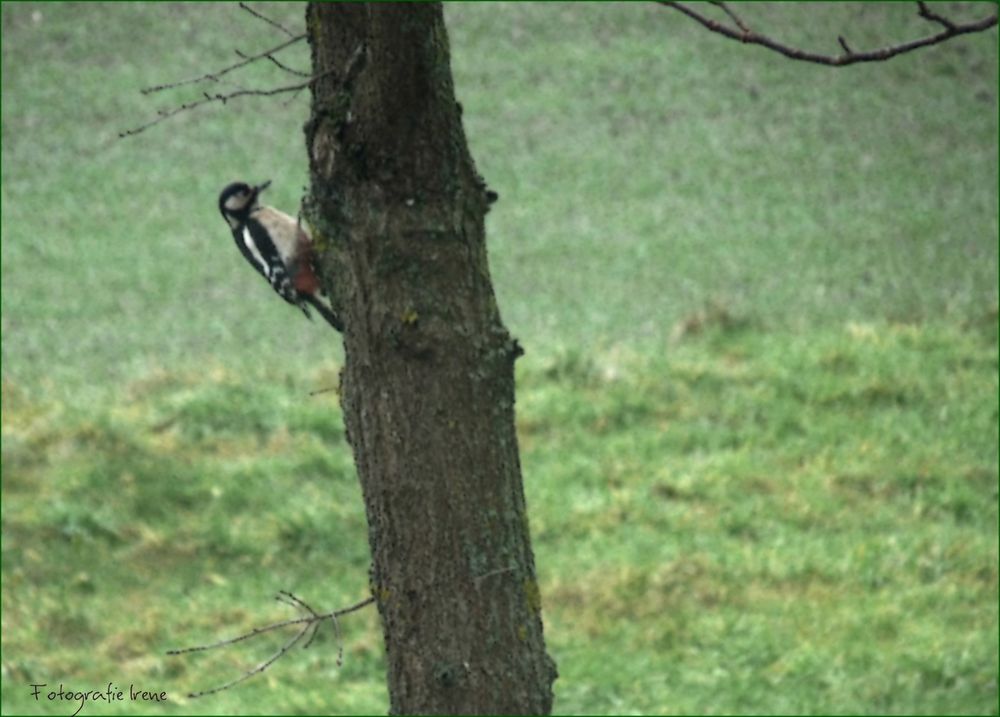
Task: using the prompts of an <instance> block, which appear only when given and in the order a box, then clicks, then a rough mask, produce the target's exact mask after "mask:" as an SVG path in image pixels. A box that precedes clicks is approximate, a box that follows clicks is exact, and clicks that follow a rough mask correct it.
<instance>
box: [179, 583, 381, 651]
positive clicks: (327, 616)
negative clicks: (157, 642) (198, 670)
mask: <svg viewBox="0 0 1000 717" xmlns="http://www.w3.org/2000/svg"><path fill="white" fill-rule="evenodd" d="M373 602H375V598H373V597H368V598H365V599H364V600H362V601H361V602H358V603H355V604H354V605H351V606H350V607H346V608H343V609H341V610H334V611H333V612H326V613H320V614H319V615H316V616H313V615H308V616H306V617H299V618H294V619H292V620H282V621H281V622H275V623H272V624H270V625H265V626H264V627H255V628H254V629H252V630H250V632H246V633H244V634H242V635H237V636H236V637H232V638H229V639H227V640H219V641H218V642H213V643H211V644H208V645H195V646H194V647H183V648H179V649H174V650H167V654H168V655H184V654H187V653H189V652H203V651H205V650H214V649H216V648H219V647H226V646H227V645H235V644H236V643H237V642H243V641H244V640H249V639H250V638H251V637H257V636H258V635H263V634H264V633H266V632H271V631H272V630H278V629H280V628H282V627H288V626H289V625H301V624H303V623H307V622H308V623H313V622H316V621H320V620H331V619H333V618H336V617H343V616H344V615H349V614H350V613H352V612H355V611H357V610H360V609H361V608H363V607H366V606H368V605H371V604H372V603H373Z"/></svg>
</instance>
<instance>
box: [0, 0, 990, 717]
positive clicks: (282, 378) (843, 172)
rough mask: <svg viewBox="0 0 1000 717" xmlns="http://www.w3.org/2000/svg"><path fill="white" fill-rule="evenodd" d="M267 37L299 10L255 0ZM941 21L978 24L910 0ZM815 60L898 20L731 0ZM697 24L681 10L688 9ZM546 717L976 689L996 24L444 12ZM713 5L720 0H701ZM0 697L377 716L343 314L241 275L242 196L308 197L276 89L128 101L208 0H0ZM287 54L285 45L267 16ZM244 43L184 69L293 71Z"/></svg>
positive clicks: (298, 20) (885, 10) (815, 43)
mask: <svg viewBox="0 0 1000 717" xmlns="http://www.w3.org/2000/svg"><path fill="white" fill-rule="evenodd" d="M253 7H255V8H258V9H259V10H261V11H262V12H264V13H266V14H267V15H269V16H271V17H273V18H275V19H277V20H279V21H280V22H282V23H283V24H284V25H285V26H286V27H288V28H290V29H293V30H294V31H296V32H298V31H301V29H302V28H303V25H304V21H303V16H304V6H303V5H301V4H298V3H280V4H274V3H255V4H254V5H253ZM937 9H938V11H939V12H942V13H945V14H950V15H951V16H952V17H953V18H954V19H962V20H964V19H973V18H976V17H979V16H980V15H982V14H985V13H986V12H988V11H991V10H995V7H993V6H985V5H978V6H976V4H973V3H943V4H939V5H938V6H937ZM740 10H741V12H743V13H744V15H745V18H746V19H747V21H748V22H750V23H751V26H752V27H754V28H756V29H759V30H762V31H765V32H768V33H769V34H772V35H773V36H775V37H776V38H779V39H781V40H784V41H787V42H788V43H790V44H796V45H801V46H804V47H808V48H812V49H816V50H818V51H827V52H830V53H837V52H838V51H839V48H838V46H837V42H836V38H837V36H838V35H843V36H844V37H846V38H847V40H848V41H849V42H850V43H851V45H852V46H853V47H855V48H857V49H868V48H872V47H877V46H881V45H884V44H888V43H891V42H898V41H902V40H905V39H909V38H912V37H917V36H922V35H925V34H928V33H930V32H932V31H935V30H936V28H935V27H933V26H931V25H929V23H927V22H926V21H923V20H921V19H920V18H919V17H918V16H917V14H916V10H915V6H912V5H911V4H881V3H838V4H826V3H809V4H786V3H760V4H756V3H755V4H752V5H744V6H741V8H740ZM704 11H705V12H706V13H710V12H712V11H713V9H712V8H710V7H709V6H707V5H706V6H704ZM445 14H446V19H447V23H448V28H449V32H450V37H451V46H452V63H453V70H454V74H455V81H456V92H457V94H458V99H459V100H460V101H461V103H462V105H463V107H464V121H465V127H466V131H467V133H468V139H469V144H470V147H471V150H472V153H473V155H474V157H475V158H476V161H477V164H478V167H479V170H480V172H481V173H482V174H483V175H484V176H485V178H486V180H487V181H488V183H489V185H490V187H491V188H493V189H495V190H496V191H497V192H499V194H500V201H499V202H498V203H497V204H496V205H495V206H494V208H493V210H492V211H491V213H490V214H489V217H488V225H487V230H488V243H489V248H490V260H491V270H492V275H493V279H494V282H495V287H496V291H497V296H498V300H499V304H500V308H501V312H502V314H503V317H504V320H505V322H506V323H507V325H508V327H509V328H510V330H511V332H512V333H513V334H514V335H515V336H517V337H518V339H519V341H520V342H521V343H522V344H523V345H524V346H525V348H526V350H527V354H526V356H525V357H523V358H522V359H521V360H520V361H519V362H518V429H519V436H520V440H521V448H522V463H523V469H524V478H525V487H526V491H527V497H528V504H529V511H530V517H531V527H532V534H533V538H534V545H535V550H536V561H537V565H538V569H539V578H540V582H541V588H542V596H543V608H544V613H543V617H544V619H545V627H546V635H547V639H548V642H549V647H550V652H551V653H552V654H553V656H554V657H555V659H556V660H557V662H558V664H559V670H560V678H559V680H558V681H557V682H556V685H555V689H556V702H555V710H556V711H557V712H562V713H580V712H582V713H668V712H669V713H677V712H681V713H695V712H697V713H719V712H722V713H788V712H793V713H832V712H847V713H872V712H874V713H890V712H899V713H928V714H937V713H993V714H995V713H996V705H997V671H998V655H997V644H998V631H997V597H998V595H997V564H998V550H997V537H998V536H997V517H998V516H997V497H998V493H997V485H998V480H997V465H998V443H997V429H998V400H997V391H998V381H997V366H998V364H997V320H998V319H997V306H998V297H997V246H998V227H997V221H998V220H997V217H998V211H997V197H998V186H997V108H998V104H997V40H996V30H992V31H990V32H989V33H986V34H982V35H972V36H968V37H965V38H960V39H958V40H956V41H953V42H950V43H947V44H945V45H942V46H938V47H933V48H930V49H926V50H924V51H921V52H918V53H914V54H912V55H907V56H904V57H900V58H897V59H895V60H892V61H891V62H888V63H884V64H875V65H867V66H854V67H849V68H845V69H841V70H833V69H829V68H823V67H819V66H812V65H807V64H803V63H795V62H791V61H789V60H786V59H784V58H782V57H780V56H778V55H776V54H773V53H769V52H767V51H765V50H762V49H760V48H755V47H749V46H742V45H740V44H739V43H735V42H731V41H727V40H725V39H723V38H721V37H719V36H716V35H711V34H709V33H708V32H706V31H705V30H704V29H702V28H701V27H699V26H697V25H695V24H694V23H693V22H691V21H690V20H688V19H686V18H684V17H683V16H681V15H680V14H679V13H676V12H673V11H671V10H669V9H667V8H664V7H660V6H657V5H655V4H652V3H650V4H637V3H630V4H595V3H587V4H560V3H517V4H514V3H473V4H448V5H446V11H445ZM720 19H721V16H720ZM2 22H3V37H2V39H3V47H2V56H3V67H2V71H3V85H2V93H3V97H2V98H3V106H2V117H3V153H2V172H3V183H2V202H3V215H2V242H0V249H2V330H3V342H2V358H3V368H2V376H3V381H2V388H3V394H2V398H3V423H2V428H3V454H2V460H3V466H2V467H3V507H2V510H3V562H2V570H3V573H2V578H3V580H2V597H3V615H2V621H3V629H2V640H3V671H2V688H3V689H2V693H3V695H2V707H3V711H4V712H18V713H31V714H66V713H68V712H67V710H69V712H72V711H73V710H75V708H76V705H73V706H72V708H69V707H67V704H66V703H60V702H58V701H54V702H53V701H48V700H47V699H44V698H42V699H41V700H36V699H35V698H34V697H32V689H31V687H30V685H31V684H41V683H45V684H47V685H49V688H46V689H53V688H55V687H56V686H58V685H59V684H60V683H61V684H62V685H63V686H64V687H65V688H67V689H72V690H92V689H104V687H105V685H106V683H108V682H113V683H115V684H117V685H119V686H121V687H123V688H125V689H127V686H128V685H129V684H134V685H135V686H136V687H137V688H140V689H147V690H151V691H161V690H162V691H166V692H167V693H168V695H169V698H170V699H169V702H167V703H165V704H147V703H143V702H131V701H128V700H126V701H125V702H123V703H118V704H111V705H104V704H98V705H88V706H87V707H85V708H84V712H83V713H84V714H86V713H88V710H89V712H90V713H92V714H93V713H97V712H101V713H114V714H127V713H155V714H159V713H168V714H180V713H186V712H197V713H201V714H251V713H253V714H289V713H300V714H313V713H316V714H319V713H331V712H336V713H357V712H369V713H374V712H384V711H385V710H386V709H387V706H388V701H387V697H386V693H385V681H384V672H383V668H384V663H383V659H382V639H381V633H380V629H379V626H378V623H377V618H376V616H375V613H374V611H373V610H370V611H367V612H363V613H359V614H356V615H353V616H351V617H350V618H348V619H345V620H344V624H343V628H344V647H345V651H346V654H345V660H344V665H343V667H341V668H338V667H337V665H336V653H337V648H336V645H335V642H334V640H333V635H332V632H328V631H327V628H325V629H324V631H323V632H321V633H320V635H319V637H318V638H317V640H316V642H315V643H314V644H313V646H311V647H310V648H309V650H306V651H296V652H295V653H292V654H289V655H287V656H286V657H285V658H284V659H283V660H281V661H280V662H279V663H277V664H276V665H275V666H273V667H272V668H271V669H270V670H268V671H267V672H266V673H265V674H264V675H262V676H259V677H257V678H255V679H253V680H251V681H249V682H247V683H245V684H243V685H241V686H239V687H237V688H234V689H230V690H227V691H225V692H222V693H219V694H217V695H213V696H209V697H205V698H201V699H199V700H197V701H191V700H189V699H187V698H186V697H184V695H185V694H186V693H187V692H189V691H191V690H197V689H203V688H206V687H211V686H214V685H217V684H220V683H223V682H226V681H227V680H229V679H232V678H234V677H236V676H238V675H239V674H240V673H241V672H242V671H243V670H245V669H248V668H249V667H251V666H253V665H255V664H257V663H259V662H260V661H262V660H263V659H265V658H266V657H267V656H269V655H270V654H271V652H273V651H274V650H275V649H277V647H278V646H279V645H280V644H281V638H282V637H285V638H286V639H287V636H281V635H277V636H273V637H270V638H258V639H259V643H258V644H254V642H256V641H252V642H250V643H244V644H243V645H242V646H237V647H232V648H228V649H226V650H223V651H219V652H217V653H215V654H205V655H202V656H197V655H195V656H188V657H184V658H178V657H166V656H165V655H164V652H165V651H166V650H167V649H169V648H173V647H183V646H187V645H192V644H197V643H203V642H209V641H212V640H215V639H218V638H222V637H227V636H232V635H235V634H238V633H240V632H242V631H246V630H249V629H250V628H252V627H254V626H257V625H261V624H264V623H267V622H272V621H277V620H280V619H284V618H287V617H294V616H295V613H294V611H293V610H292V609H290V608H288V607H286V606H283V605H280V604H278V603H276V602H274V600H273V598H274V593H275V592H276V591H277V590H278V589H288V590H292V591H293V592H295V593H296V594H298V595H299V596H300V597H302V598H303V599H305V600H306V601H307V602H310V603H312V604H313V605H314V606H315V607H316V608H317V609H324V610H329V609H333V608H335V607H338V606H343V605H346V604H349V603H351V602H354V601H356V600H358V599H360V598H362V597H364V595H365V594H366V591H367V565H368V554H367V536H366V527H365V520H364V509H363V504H362V502H361V497H360V492H359V490H358V486H357V483H356V477H355V473H354V467H353V462H352V459H351V454H350V449H349V447H348V446H347V443H346V440H345V439H344V436H343V428H342V420H341V416H340V413H339V407H338V404H337V397H336V394H335V393H334V392H327V393H321V394H318V395H310V392H312V391H316V390H318V389H323V388H328V387H333V386H335V385H336V383H337V373H338V370H339V366H340V363H341V361H342V356H343V355H342V352H341V348H340V341H339V339H338V337H337V336H336V335H335V334H333V333H331V332H330V331H328V330H326V328H325V327H324V326H323V325H321V324H310V323H309V322H307V321H305V320H304V319H303V318H302V317H301V315H300V314H299V313H298V312H297V311H295V310H294V309H292V308H291V307H288V306H287V305H285V304H284V303H283V302H280V301H277V300H276V299H275V298H274V296H273V294H272V293H271V290H270V288H269V287H267V286H266V285H265V284H264V282H262V281H261V280H260V278H259V277H258V276H257V275H256V274H255V273H254V272H253V271H252V270H251V269H250V268H249V267H247V266H246V265H245V263H244V262H243V259H242V258H241V257H239V256H238V254H237V253H236V252H235V251H234V249H233V246H232V239H231V236H230V234H229V231H228V228H227V227H226V225H225V224H224V223H223V222H222V220H221V219H220V217H219V214H218V209H217V204H216V202H217V197H218V193H219V191H220V190H221V188H222V187H223V186H224V185H225V184H227V183H229V182H231V181H234V180H237V179H243V180H247V181H251V182H260V181H263V180H265V179H271V180H272V181H273V185H272V188H271V189H270V190H269V192H268V194H269V196H268V202H269V203H273V204H275V205H276V206H278V207H281V208H283V209H285V210H286V211H289V212H290V213H294V212H295V211H296V209H297V207H298V205H299V201H300V199H301V197H302V195H303V193H304V191H305V186H306V183H307V166H306V157H305V154H304V146H303V135H302V131H301V128H302V125H303V123H304V122H305V120H306V119H307V117H308V101H309V100H308V96H307V93H301V94H299V95H297V96H292V95H283V96H277V97H271V98H242V99H239V100H233V101H232V102H230V103H228V104H227V105H226V106H221V105H209V106H206V107H203V108H199V109H197V110H194V111H192V112H186V113H182V114H180V115H178V116H177V117H174V118H172V119H171V120H169V121H167V122H164V123H162V124H160V125H158V126H156V127H154V128H151V129H150V130H148V131H146V132H144V133H142V134H140V135H138V136H135V137H130V138H127V139H123V140H119V139H118V133H119V132H121V131H123V130H126V129H129V128H132V127H135V126H137V125H140V124H142V123H144V122H145V121H147V120H149V119H151V118H153V117H154V116H155V115H156V112H157V110H159V109H169V108H172V107H174V106H177V105H179V104H181V103H183V102H187V101H192V100H194V99H197V98H199V97H200V96H201V95H200V93H201V91H202V88H201V87H198V86H192V87H186V88H179V89H177V90H175V91H171V92H165V93H160V94H154V95H149V96H143V95H142V94H140V92H139V90H140V89H141V88H144V87H147V86H150V85H156V84H161V83H166V82H172V81H176V80H180V79H184V78H188V77H196V76H199V75H203V74H205V73H206V72H209V71H213V70H218V69H220V68H222V67H224V66H226V65H228V64H231V63H232V62H235V61H236V60H238V57H237V56H236V54H235V51H236V50H240V51H243V52H245V53H253V52H259V51H261V50H263V49H266V48H268V47H273V46H275V45H277V44H279V43H280V42H282V41H283V40H284V39H285V35H284V34H283V33H282V32H281V31H280V30H278V29H276V28H274V27H272V26H270V25H268V24H266V23H264V22H262V21H260V20H259V19H257V18H254V17H253V16H251V15H250V14H249V13H247V12H245V11H244V10H241V9H240V7H239V6H238V5H237V4H228V3H226V4H222V3H211V4H206V3H190V4H189V3H155V4H153V3H150V4H144V3H113V4H97V3H95V4H91V3H87V4H76V3H71V4H62V3H39V4H33V3H4V4H3V6H2ZM279 57H280V58H281V59H282V60H283V61H284V62H286V63H287V64H289V65H291V66H293V67H295V68H298V69H301V70H303V71H308V62H309V54H308V48H307V47H306V46H305V45H304V44H302V43H300V44H298V45H296V46H293V47H291V48H289V49H288V50H286V51H283V52H282V53H281V54H280V55H279ZM289 82H290V77H289V76H288V75H286V74H284V73H283V72H282V71H281V70H280V69H278V68H277V67H275V66H274V65H272V64H270V63H255V64H254V65H252V66H249V67H247V68H245V69H244V70H242V71H240V72H239V73H231V74H230V75H227V76H226V77H225V78H224V79H223V81H222V82H219V83H217V84H211V85H208V86H206V87H205V88H204V89H207V90H210V91H216V90H218V91H228V90H235V89H238V88H239V87H254V88H264V87H273V86H279V85H284V84H288V83H289Z"/></svg>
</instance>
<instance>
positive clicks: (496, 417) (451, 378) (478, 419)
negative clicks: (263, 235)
mask: <svg viewBox="0 0 1000 717" xmlns="http://www.w3.org/2000/svg"><path fill="white" fill-rule="evenodd" d="M306 15H307V31H308V35H309V42H310V44H311V47H312V62H313V70H314V73H315V74H317V75H319V79H318V81H317V82H316V83H315V85H314V88H313V103H312V114H311V118H310V120H309V122H308V123H307V125H306V128H305V132H306V143H307V148H308V152H309V165H310V179H311V196H310V197H309V200H308V202H307V206H306V214H307V217H308V218H309V220H310V223H311V225H312V227H313V229H314V236H315V240H316V244H317V247H318V251H319V253H320V256H321V261H322V268H323V272H322V273H323V275H324V277H328V281H327V288H328V290H329V291H330V293H331V296H332V299H333V304H334V306H335V308H336V309H337V310H338V312H339V313H340V315H341V317H342V318H343V319H344V322H345V323H346V330H345V332H344V346H345V354H346V361H345V366H344V369H343V371H342V373H341V385H340V389H341V405H342V406H343V411H344V421H345V424H346V427H347V436H348V440H349V442H350V444H351V447H352V449H353V451H354V460H355V464H356V465H357V469H358V475H359V477H360V480H361V485H362V489H363V493H364V498H365V508H366V511H367V516H368V526H369V528H368V540H369V543H370V546H371V552H372V566H371V576H370V582H371V588H372V594H373V595H374V596H375V597H376V600H377V603H378V608H379V613H380V615H381V617H382V625H383V629H384V633H385V646H386V655H387V662H388V684H389V695H390V703H391V711H392V712H393V713H459V712H461V713H469V714H477V713H494V714H495V713H507V714H525V713H537V714H546V713H548V712H549V711H550V709H551V706H552V682H553V680H554V679H555V676H556V671H555V665H554V663H553V662H552V660H551V659H550V658H549V657H548V655H547V654H546V652H545V643H544V639H543V635H542V621H541V604H540V597H539V590H538V583H537V580H536V577H535V566H534V558H533V555H532V551H531V542H530V537H529V532H528V519H527V514H526V511H525V503H524V492H523V488H522V484H521V468H520V461H519V457H518V447H517V436H516V433H515V428H514V361H515V359H516V358H517V356H518V355H519V353H520V348H519V347H518V345H517V343H516V342H515V341H514V340H512V339H511V337H510V335H509V334H508V332H507V330H506V329H505V328H504V326H503V324H502V323H501V320H500V314H499V312H498V310H497V306H496V300H495V298H494V295H493V287H492V284H491V282H490V275H489V269H488V266H487V261H486V245H485V229H484V216H485V214H486V211H487V209H488V207H489V202H490V199H491V196H489V195H488V192H487V189H486V186H485V184H484V183H483V180H482V179H481V178H480V177H479V176H478V175H477V174H476V171H475V166H474V164H473V161H472V158H471V156H470V154H469V151H468V147H467V145H466V141H465V133H464V132H463V130H462V123H461V108H460V107H459V106H458V104H457V103H456V102H455V97H454V88H453V85H452V77H451V66H450V59H449V50H448V38H447V34H446V32H445V26H444V18H443V13H442V9H441V6H440V4H438V3H434V4H412V5H410V4H407V5H395V4H380V3H374V4H341V3H329V4H325V3H310V4H309V6H308V9H307V12H306Z"/></svg>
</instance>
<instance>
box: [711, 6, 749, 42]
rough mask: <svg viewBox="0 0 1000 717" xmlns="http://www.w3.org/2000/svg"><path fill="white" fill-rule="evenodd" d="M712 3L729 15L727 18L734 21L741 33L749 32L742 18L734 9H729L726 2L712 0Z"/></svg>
mask: <svg viewBox="0 0 1000 717" xmlns="http://www.w3.org/2000/svg"><path fill="white" fill-rule="evenodd" d="M712 4H713V5H715V6H716V7H717V8H719V9H721V10H722V12H724V13H726V14H727V15H729V19H730V20H732V21H733V22H735V23H736V27H738V28H739V29H740V30H741V31H742V32H743V33H745V34H749V33H750V28H749V27H747V25H746V23H745V22H743V18H741V17H740V16H739V15H737V14H736V12H735V11H733V10H731V9H730V8H729V6H728V5H726V3H724V2H719V0H712Z"/></svg>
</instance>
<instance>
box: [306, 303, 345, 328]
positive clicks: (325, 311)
mask: <svg viewBox="0 0 1000 717" xmlns="http://www.w3.org/2000/svg"><path fill="white" fill-rule="evenodd" d="M303 297H304V298H305V300H306V301H308V302H309V303H310V304H311V305H312V307H313V308H314V309H316V311H318V312H319V315H320V316H322V317H323V318H324V319H326V322H327V323H328V324H330V326H332V327H333V328H335V329H336V330H337V331H339V332H340V333H344V322H342V321H341V320H340V317H338V316H337V315H336V314H335V313H333V311H331V310H330V308H329V307H327V306H326V305H325V304H324V303H323V302H322V301H320V300H319V299H317V298H316V297H315V296H313V295H312V294H303ZM304 308H305V307H303V309H304ZM306 316H309V313H308V312H306ZM310 318H312V317H311V316H310Z"/></svg>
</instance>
